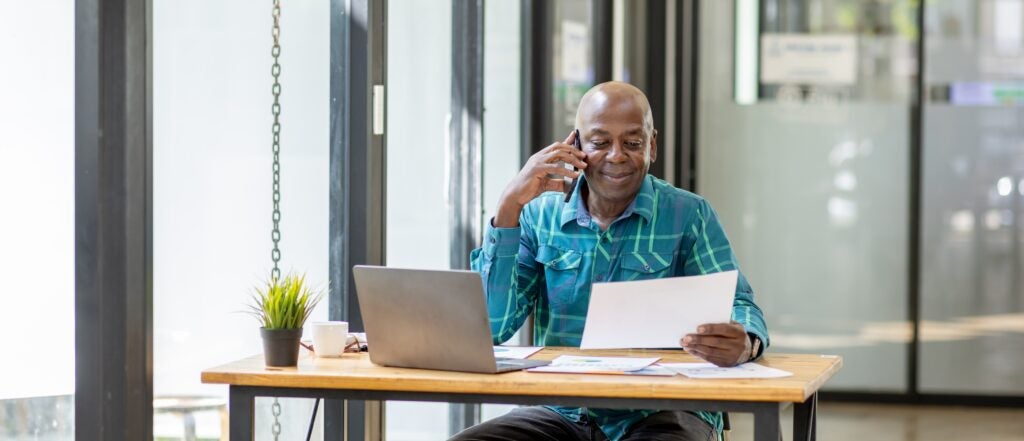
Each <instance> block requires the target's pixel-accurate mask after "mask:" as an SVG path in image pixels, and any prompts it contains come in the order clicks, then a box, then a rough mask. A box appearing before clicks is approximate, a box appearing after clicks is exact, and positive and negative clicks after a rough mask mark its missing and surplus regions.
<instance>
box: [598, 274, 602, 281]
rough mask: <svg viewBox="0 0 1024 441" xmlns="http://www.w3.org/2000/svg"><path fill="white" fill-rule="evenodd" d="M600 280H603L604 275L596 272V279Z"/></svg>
mask: <svg viewBox="0 0 1024 441" xmlns="http://www.w3.org/2000/svg"><path fill="white" fill-rule="evenodd" d="M602 280H604V275H603V274H598V275H597V281H598V282H600V281H602Z"/></svg>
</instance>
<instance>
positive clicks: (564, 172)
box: [536, 164, 580, 179]
mask: <svg viewBox="0 0 1024 441" xmlns="http://www.w3.org/2000/svg"><path fill="white" fill-rule="evenodd" d="M536 170H537V172H538V173H542V174H552V175H560V176H565V177H568V178H573V179H576V178H577V177H579V175H580V172H578V171H575V170H570V169H567V168H565V167H563V166H562V165H561V164H544V165H539V166H537V168H536Z"/></svg>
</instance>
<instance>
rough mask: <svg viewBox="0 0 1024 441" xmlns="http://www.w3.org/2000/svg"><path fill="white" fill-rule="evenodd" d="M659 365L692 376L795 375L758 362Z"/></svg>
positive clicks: (752, 376)
mask: <svg viewBox="0 0 1024 441" xmlns="http://www.w3.org/2000/svg"><path fill="white" fill-rule="evenodd" d="M658 366H661V367H664V368H668V369H670V370H673V371H675V372H678V373H680V374H683V375H685V376H687V377H690V378H782V377H789V376H791V375H793V373H792V372H787V371H784V370H782V369H775V368H770V367H768V366H762V365H760V364H757V363H743V364H741V365H739V366H734V367H728V368H723V367H718V366H715V365H714V364H712V363H661V364H659V365H658Z"/></svg>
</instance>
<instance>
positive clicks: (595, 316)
mask: <svg viewBox="0 0 1024 441" xmlns="http://www.w3.org/2000/svg"><path fill="white" fill-rule="evenodd" d="M738 274H739V273H738V272H736V271H724V272H720V273H714V274H707V275H703V276H691V277H670V278H665V279H654V280H641V281H635V282H611V283H595V284H594V287H593V289H592V291H591V293H590V309H589V310H588V311H587V323H586V325H585V326H584V328H583V341H582V342H581V343H580V349H624V348H678V347H679V340H681V339H682V338H683V336H684V335H686V334H692V333H695V332H697V326H699V325H703V324H705V323H729V321H730V320H731V319H732V302H733V297H735V295H736V279H737V276H738Z"/></svg>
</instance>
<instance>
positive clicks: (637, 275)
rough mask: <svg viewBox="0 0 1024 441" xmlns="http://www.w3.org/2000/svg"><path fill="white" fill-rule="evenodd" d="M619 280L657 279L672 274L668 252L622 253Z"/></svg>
mask: <svg viewBox="0 0 1024 441" xmlns="http://www.w3.org/2000/svg"><path fill="white" fill-rule="evenodd" d="M621 259H622V260H621V264H620V267H621V268H622V275H621V277H620V278H619V280H623V281H628V280H645V279H659V278H662V277H671V276H672V254H670V253H623V254H622V257H621Z"/></svg>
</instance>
